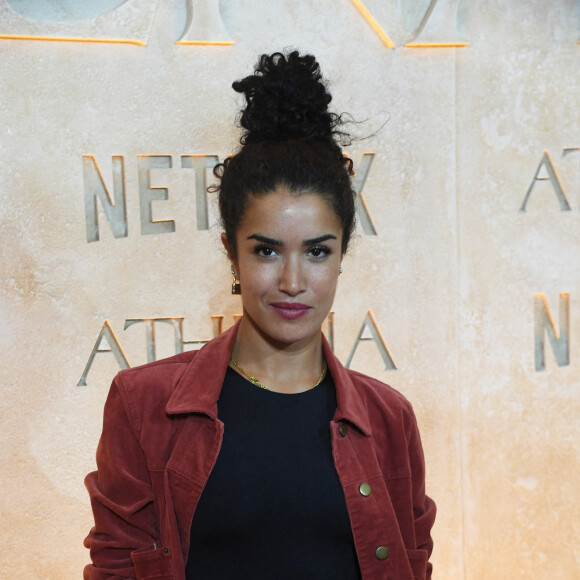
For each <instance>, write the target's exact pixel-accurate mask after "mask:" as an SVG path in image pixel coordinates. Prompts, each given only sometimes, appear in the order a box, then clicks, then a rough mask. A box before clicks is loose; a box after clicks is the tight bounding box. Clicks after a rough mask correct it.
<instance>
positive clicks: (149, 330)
mask: <svg viewBox="0 0 580 580" xmlns="http://www.w3.org/2000/svg"><path fill="white" fill-rule="evenodd" d="M212 318H213V317H212ZM222 318H223V317H222ZM183 320H184V319H183V316H176V317H174V318H127V320H125V328H124V330H127V328H129V327H130V326H133V324H138V323H140V322H144V323H145V342H146V345H147V362H154V361H156V360H157V341H156V338H155V323H156V322H162V323H163V324H170V325H171V326H172V327H173V337H174V345H175V354H180V353H182V352H183V346H184V345H185V344H193V345H196V346H198V347H202V346H203V345H204V344H206V343H207V342H209V341H208V340H183ZM214 334H215V329H214Z"/></svg>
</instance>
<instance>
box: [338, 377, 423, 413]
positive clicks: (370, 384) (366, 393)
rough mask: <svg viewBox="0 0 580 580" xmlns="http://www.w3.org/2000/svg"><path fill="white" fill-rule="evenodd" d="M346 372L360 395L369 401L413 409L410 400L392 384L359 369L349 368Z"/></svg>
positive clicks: (392, 406) (408, 409)
mask: <svg viewBox="0 0 580 580" xmlns="http://www.w3.org/2000/svg"><path fill="white" fill-rule="evenodd" d="M346 372H347V373H348V376H349V378H350V380H351V381H352V383H353V385H354V386H355V388H356V390H357V391H358V392H359V395H361V396H362V397H363V398H364V399H366V400H367V401H372V402H380V403H382V404H384V405H388V406H389V407H391V408H395V409H401V410H405V411H409V412H412V411H413V407H412V405H411V403H410V402H409V400H408V399H407V398H406V397H405V396H404V395H402V394H401V393H400V392H399V391H397V390H396V389H394V388H393V387H391V386H390V385H387V384H386V383H383V382H382V381H379V380H378V379H375V378H373V377H369V376H368V375H365V374H363V373H360V372H357V371H353V370H350V369H347V370H346Z"/></svg>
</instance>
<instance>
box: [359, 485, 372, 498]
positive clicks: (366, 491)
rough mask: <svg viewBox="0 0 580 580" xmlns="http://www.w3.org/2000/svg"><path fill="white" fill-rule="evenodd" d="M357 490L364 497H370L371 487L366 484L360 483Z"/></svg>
mask: <svg viewBox="0 0 580 580" xmlns="http://www.w3.org/2000/svg"><path fill="white" fill-rule="evenodd" d="M358 490H359V491H360V494H361V495H362V496H364V497H368V496H369V495H371V492H372V489H371V486H370V485H369V484H368V483H361V484H360V487H359V488H358Z"/></svg>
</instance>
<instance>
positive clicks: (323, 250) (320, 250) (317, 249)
mask: <svg viewBox="0 0 580 580" xmlns="http://www.w3.org/2000/svg"><path fill="white" fill-rule="evenodd" d="M308 253H309V254H310V255H311V256H312V257H313V258H318V259H320V258H326V256H328V255H329V254H330V253H331V250H330V248H328V247H327V246H314V247H313V248H310V250H308Z"/></svg>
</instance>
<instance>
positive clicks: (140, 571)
mask: <svg viewBox="0 0 580 580" xmlns="http://www.w3.org/2000/svg"><path fill="white" fill-rule="evenodd" d="M131 559H132V560H133V566H134V567H135V575H136V577H137V580H175V574H174V573H173V564H172V563H171V550H170V549H169V548H145V549H141V550H135V551H134V552H133V553H132V554H131Z"/></svg>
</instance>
